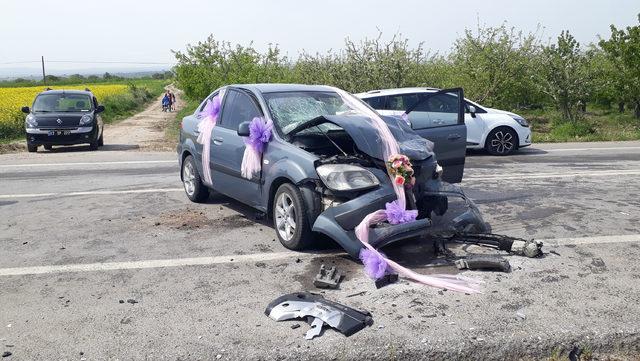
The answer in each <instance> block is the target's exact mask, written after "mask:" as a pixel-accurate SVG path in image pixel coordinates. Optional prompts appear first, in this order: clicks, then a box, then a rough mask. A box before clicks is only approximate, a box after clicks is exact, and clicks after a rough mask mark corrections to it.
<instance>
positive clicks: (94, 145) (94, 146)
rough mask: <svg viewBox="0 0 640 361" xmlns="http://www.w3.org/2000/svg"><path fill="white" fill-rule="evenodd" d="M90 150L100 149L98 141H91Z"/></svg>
mask: <svg viewBox="0 0 640 361" xmlns="http://www.w3.org/2000/svg"><path fill="white" fill-rule="evenodd" d="M89 150H98V141H97V140H96V141H95V142H91V143H89Z"/></svg>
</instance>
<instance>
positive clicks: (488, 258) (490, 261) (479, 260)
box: [455, 254, 511, 272]
mask: <svg viewBox="0 0 640 361" xmlns="http://www.w3.org/2000/svg"><path fill="white" fill-rule="evenodd" d="M455 265H456V267H458V269H460V270H462V269H469V270H495V271H501V272H509V271H510V270H511V265H510V264H509V261H507V260H506V259H505V258H504V257H502V256H499V255H484V254H474V255H471V256H469V257H467V258H464V259H459V260H457V261H455Z"/></svg>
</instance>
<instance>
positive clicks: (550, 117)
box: [518, 109, 640, 143]
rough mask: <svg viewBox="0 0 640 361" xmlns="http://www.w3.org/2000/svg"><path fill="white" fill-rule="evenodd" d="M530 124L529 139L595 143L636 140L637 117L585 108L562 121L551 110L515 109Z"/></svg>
mask: <svg viewBox="0 0 640 361" xmlns="http://www.w3.org/2000/svg"><path fill="white" fill-rule="evenodd" d="M518 113H519V114H520V115H522V116H523V117H525V118H526V119H527V120H528V121H529V123H530V124H531V131H532V132H533V142H534V143H541V142H597V141H622V140H638V139H640V119H636V118H634V117H633V115H632V114H631V112H626V113H619V112H617V111H615V110H610V109H587V112H586V113H584V115H583V116H582V118H581V119H580V120H578V121H577V122H568V121H564V120H562V118H561V116H560V113H559V112H557V111H555V110H544V111H542V110H535V111H521V112H518Z"/></svg>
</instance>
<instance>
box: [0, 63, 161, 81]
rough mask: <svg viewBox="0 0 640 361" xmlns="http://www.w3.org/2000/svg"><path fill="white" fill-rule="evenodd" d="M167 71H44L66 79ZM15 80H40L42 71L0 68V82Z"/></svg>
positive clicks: (158, 68)
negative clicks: (106, 74) (73, 75)
mask: <svg viewBox="0 0 640 361" xmlns="http://www.w3.org/2000/svg"><path fill="white" fill-rule="evenodd" d="M167 70H171V67H169V66H158V67H148V66H147V67H144V68H143V69H141V68H140V67H138V68H106V67H105V68H84V69H51V70H49V69H46V72H47V75H55V76H59V77H68V76H69V75H72V74H80V75H83V76H89V75H97V76H102V75H103V74H104V73H110V74H112V75H116V76H120V77H123V78H140V77H144V76H150V75H152V74H154V73H163V72H165V71H167ZM16 78H24V79H33V80H39V79H42V69H40V68H32V67H28V68H27V67H22V68H20V67H14V68H3V67H0V81H3V80H13V79H16Z"/></svg>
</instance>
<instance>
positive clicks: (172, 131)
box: [164, 98, 200, 141]
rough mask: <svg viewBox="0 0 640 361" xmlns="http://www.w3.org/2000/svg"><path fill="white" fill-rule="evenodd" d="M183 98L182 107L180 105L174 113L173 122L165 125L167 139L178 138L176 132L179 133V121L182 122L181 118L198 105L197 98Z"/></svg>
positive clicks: (173, 139)
mask: <svg viewBox="0 0 640 361" xmlns="http://www.w3.org/2000/svg"><path fill="white" fill-rule="evenodd" d="M184 100H185V104H184V107H182V109H180V110H179V111H178V112H177V113H176V117H175V119H173V122H171V123H170V124H169V125H168V126H167V129H165V131H164V135H165V138H166V139H167V140H171V141H175V140H176V139H178V134H179V133H180V123H182V118H184V117H186V116H187V115H190V114H193V112H194V110H196V108H197V107H198V105H200V101H199V100H193V99H189V98H185V99H184Z"/></svg>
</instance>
